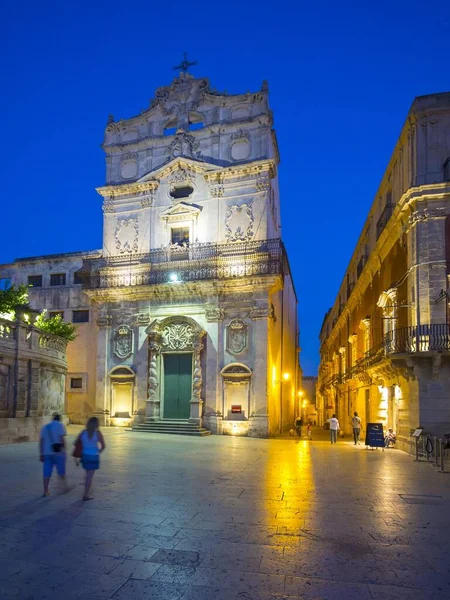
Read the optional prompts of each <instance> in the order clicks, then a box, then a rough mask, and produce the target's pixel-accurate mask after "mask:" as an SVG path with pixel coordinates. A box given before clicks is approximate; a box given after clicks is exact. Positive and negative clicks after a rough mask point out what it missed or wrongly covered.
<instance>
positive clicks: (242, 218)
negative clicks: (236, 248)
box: [225, 202, 253, 242]
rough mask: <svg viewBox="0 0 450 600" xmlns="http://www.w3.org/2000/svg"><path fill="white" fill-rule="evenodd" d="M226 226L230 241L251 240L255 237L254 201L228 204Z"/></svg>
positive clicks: (227, 236)
mask: <svg viewBox="0 0 450 600" xmlns="http://www.w3.org/2000/svg"><path fill="white" fill-rule="evenodd" d="M225 227H226V238H227V241H228V242H249V241H250V240H251V239H252V237H253V209H252V203H251V202H249V203H248V204H247V203H246V204H241V205H238V204H234V205H232V206H228V207H227V212H226V215H225Z"/></svg>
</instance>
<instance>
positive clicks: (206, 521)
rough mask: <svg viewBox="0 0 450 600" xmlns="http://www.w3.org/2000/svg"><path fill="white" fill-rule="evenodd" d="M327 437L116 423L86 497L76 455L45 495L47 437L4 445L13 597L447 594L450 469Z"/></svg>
mask: <svg viewBox="0 0 450 600" xmlns="http://www.w3.org/2000/svg"><path fill="white" fill-rule="evenodd" d="M74 432H75V429H73V430H72V432H71V433H72V434H73V433H74ZM316 433H319V431H318V430H316ZM327 433H328V432H323V434H322V435H321V436H320V437H323V438H324V439H323V441H317V440H316V439H313V441H312V442H308V441H306V440H304V439H302V440H298V439H296V438H291V439H282V440H261V439H248V438H238V437H225V436H222V437H218V436H211V437H208V438H188V437H186V438H184V437H181V436H165V435H151V434H149V435H147V434H138V433H131V432H124V431H121V430H117V429H116V430H106V443H107V449H106V451H105V453H104V455H103V456H102V465H101V470H100V471H99V472H98V473H97V474H96V475H95V478H94V489H93V495H94V500H92V501H90V502H88V503H83V502H82V501H81V500H80V498H81V496H82V493H83V490H82V485H81V483H82V472H81V471H80V469H77V468H76V467H75V465H74V464H73V461H72V459H70V460H69V469H68V474H69V483H70V484H71V486H72V489H71V491H69V493H66V494H63V493H59V492H58V482H57V481H56V478H54V479H53V480H52V482H51V490H52V495H51V497H50V498H41V497H40V496H41V493H42V490H41V478H40V477H41V473H40V468H41V465H40V463H39V461H38V457H37V445H36V444H31V443H30V444H22V445H15V446H3V447H0V459H1V465H2V466H1V474H2V481H3V486H2V489H1V490H0V500H1V514H0V557H1V558H0V578H1V579H2V581H1V586H0V598H1V599H4V600H16V599H18V600H22V599H24V600H25V599H30V598H32V599H33V600H57V599H58V600H60V599H61V598H64V599H65V600H81V599H85V600H88V599H89V600H99V599H100V598H112V599H115V600H130V599H133V600H144V599H146V600H147V599H152V600H172V599H174V600H178V599H184V600H210V599H211V600H237V599H240V600H244V599H245V600H269V599H270V600H275V599H278V600H283V599H291V600H299V599H309V600H313V599H315V600H317V599H324V600H338V599H345V600H353V599H355V600H356V599H357V600H388V599H389V600H391V599H392V600H402V599H410V598H414V599H424V600H425V599H426V600H448V598H449V597H450V561H449V558H448V522H449V514H450V510H449V509H450V475H448V474H439V473H436V472H435V471H434V469H433V468H432V467H431V466H430V465H427V464H416V463H414V462H413V460H412V458H410V457H409V456H407V455H405V454H403V453H401V452H399V451H395V450H389V451H385V452H381V451H374V452H372V451H367V450H365V448H364V445H361V446H358V447H355V446H354V445H353V444H352V443H351V441H350V440H348V439H347V440H344V441H341V440H339V442H338V443H337V444H336V445H335V446H334V445H333V446H331V445H330V443H329V441H328V437H327ZM315 437H318V436H317V435H316V436H315ZM71 439H73V436H72V438H71Z"/></svg>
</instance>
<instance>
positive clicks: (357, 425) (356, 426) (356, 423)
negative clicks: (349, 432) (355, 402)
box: [352, 412, 361, 446]
mask: <svg viewBox="0 0 450 600" xmlns="http://www.w3.org/2000/svg"><path fill="white" fill-rule="evenodd" d="M352 427H353V440H354V442H355V446H356V444H358V445H359V444H360V443H361V442H360V441H359V436H360V434H361V418H360V417H359V416H358V413H357V412H355V413H354V414H353V419H352Z"/></svg>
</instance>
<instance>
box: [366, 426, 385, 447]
mask: <svg viewBox="0 0 450 600" xmlns="http://www.w3.org/2000/svg"><path fill="white" fill-rule="evenodd" d="M366 446H370V447H371V448H384V435H383V424H382V423H367V428H366Z"/></svg>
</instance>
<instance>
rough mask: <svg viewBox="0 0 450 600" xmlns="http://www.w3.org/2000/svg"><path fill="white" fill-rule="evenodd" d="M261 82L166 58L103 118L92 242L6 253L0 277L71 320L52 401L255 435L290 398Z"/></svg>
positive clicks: (285, 269)
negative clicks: (218, 86)
mask: <svg viewBox="0 0 450 600" xmlns="http://www.w3.org/2000/svg"><path fill="white" fill-rule="evenodd" d="M272 125H273V123H272V113H271V110H270V108H269V103H268V89H267V85H266V84H265V83H264V84H263V86H262V88H261V90H260V91H258V92H256V93H246V94H242V95H228V94H226V93H220V92H218V91H216V90H214V89H212V88H211V87H210V84H209V81H208V80H207V79H203V78H199V79H197V78H194V77H193V76H192V75H191V74H189V73H187V72H186V71H183V70H182V71H181V72H180V74H179V76H177V77H176V78H175V79H174V80H173V82H172V84H171V85H170V86H168V87H162V88H159V89H158V90H157V91H156V95H155V99H154V100H153V101H152V102H151V104H150V107H149V108H148V109H147V110H145V111H143V112H142V113H141V114H140V115H138V116H135V117H132V118H130V119H126V120H121V121H118V122H115V121H114V119H113V118H112V117H110V118H109V120H108V124H107V127H106V131H105V137H104V143H103V148H104V151H105V153H106V185H104V186H103V187H100V188H98V190H97V191H98V193H99V194H100V196H101V197H102V199H103V215H104V220H103V248H102V249H101V250H98V251H90V252H75V253H70V254H61V255H51V256H44V257H32V258H26V259H18V260H16V261H15V262H14V263H12V264H10V265H3V266H2V267H1V268H0V277H2V278H10V279H11V281H12V282H13V283H14V284H20V283H25V284H29V285H32V286H33V287H31V288H30V298H31V301H32V304H33V305H34V306H35V307H36V308H40V309H42V308H47V309H48V311H49V313H50V314H52V313H63V316H64V318H65V319H66V320H72V321H73V322H74V323H76V324H77V329H78V337H77V339H76V340H75V341H74V342H72V343H70V344H69V348H68V364H69V373H68V376H67V382H66V398H67V403H66V404H67V415H68V417H69V418H70V419H71V420H72V421H73V422H83V421H84V419H85V418H86V417H87V416H89V415H91V414H96V415H97V416H98V417H99V418H100V421H101V423H102V424H104V425H124V424H125V425H129V424H130V423H132V424H133V426H135V427H137V428H139V427H140V428H145V427H147V426H148V427H150V428H151V425H152V424H155V423H164V422H167V421H169V420H170V421H171V422H173V423H178V424H180V423H186V422H187V423H191V424H193V425H195V426H197V427H199V428H206V429H207V430H209V431H210V432H212V433H218V434H221V433H225V434H236V435H249V436H256V437H266V436H268V435H276V434H279V433H280V432H282V431H285V430H287V429H289V428H290V427H291V426H292V423H293V421H294V418H295V416H296V415H297V414H298V394H299V390H300V385H299V381H301V371H300V366H299V360H298V350H299V349H298V337H299V325H298V317H297V297H296V293H295V289H294V285H293V281H292V276H291V272H290V269H289V262H288V259H287V255H286V251H285V248H284V245H283V242H282V240H281V235H280V201H279V188H278V165H279V155H278V147H277V141H276V136H275V132H274V130H273V127H272Z"/></svg>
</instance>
